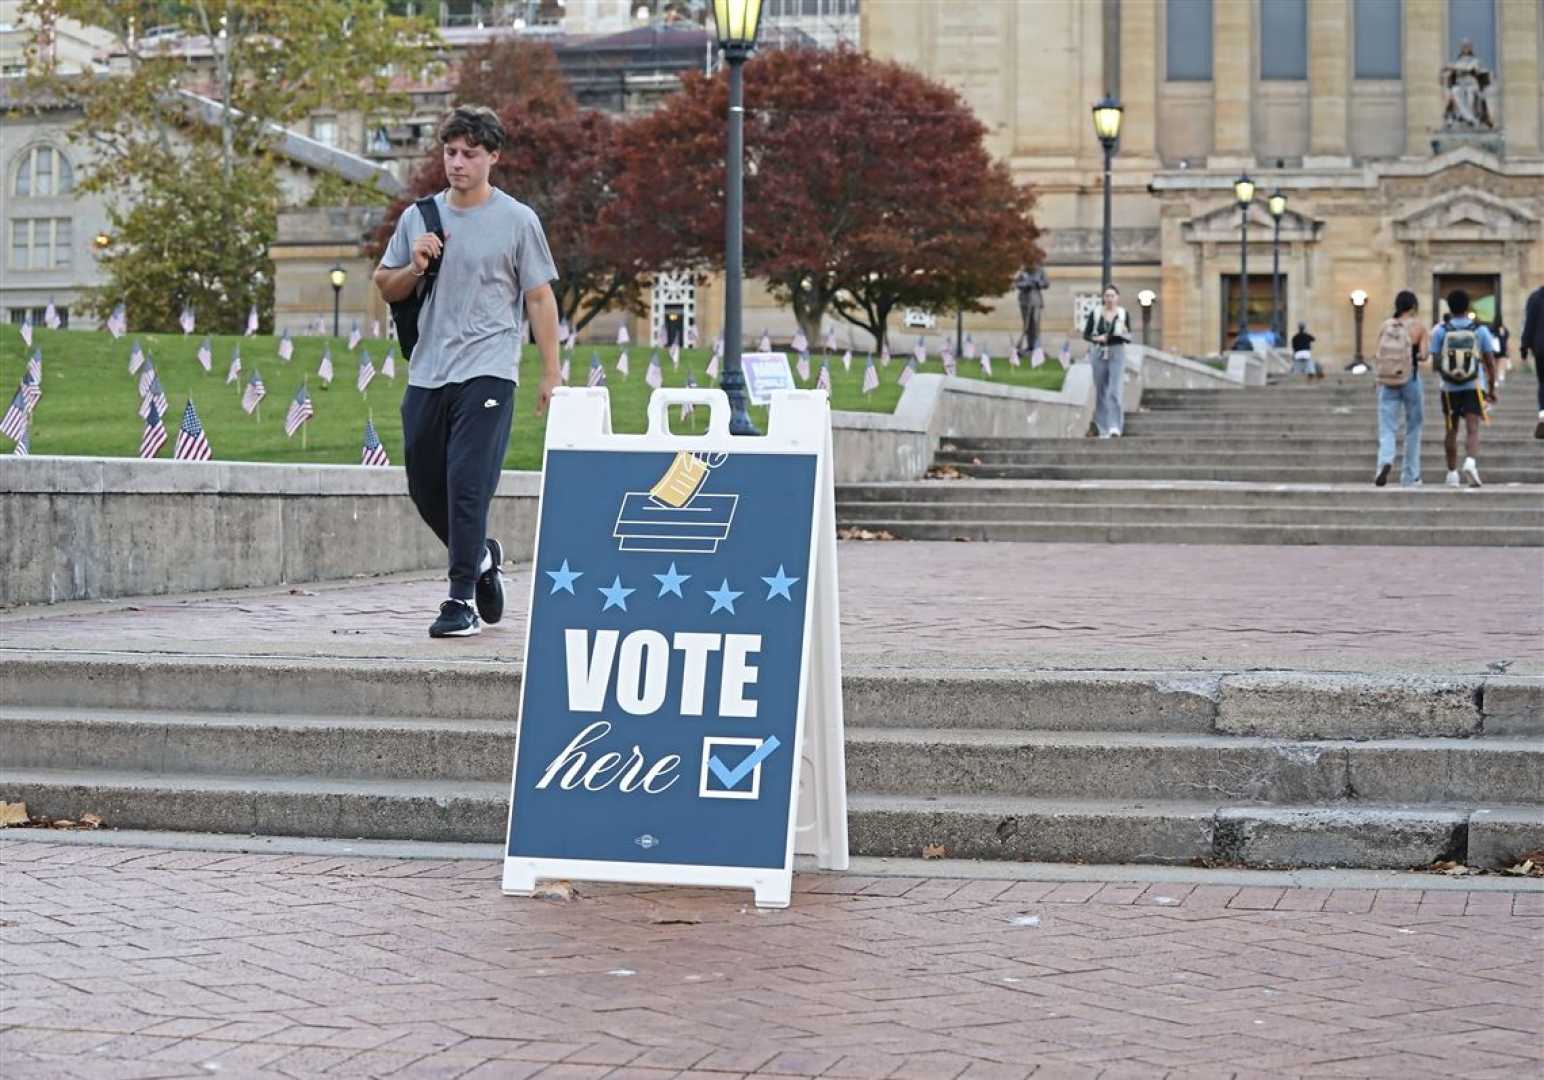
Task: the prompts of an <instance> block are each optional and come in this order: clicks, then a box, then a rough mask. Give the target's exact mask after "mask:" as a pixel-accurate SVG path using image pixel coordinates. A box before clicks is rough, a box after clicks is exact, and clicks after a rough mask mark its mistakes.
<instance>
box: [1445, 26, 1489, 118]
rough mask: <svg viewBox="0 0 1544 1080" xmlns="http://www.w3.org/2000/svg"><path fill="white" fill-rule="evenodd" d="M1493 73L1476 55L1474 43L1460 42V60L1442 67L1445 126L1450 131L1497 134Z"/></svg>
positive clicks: (1466, 40)
mask: <svg viewBox="0 0 1544 1080" xmlns="http://www.w3.org/2000/svg"><path fill="white" fill-rule="evenodd" d="M1490 82H1491V75H1490V70H1489V69H1488V68H1486V67H1485V65H1484V64H1482V63H1480V59H1479V57H1477V56H1475V55H1474V43H1473V42H1471V41H1469V40H1468V39H1467V38H1466V39H1465V40H1463V41H1461V42H1459V43H1458V59H1456V60H1454V61H1453V62H1452V63H1451V64H1444V65H1442V89H1443V94H1444V97H1445V100H1444V102H1443V106H1442V126H1443V127H1444V128H1446V129H1447V130H1449V131H1452V130H1460V131H1494V130H1495V129H1496V124H1495V121H1494V120H1493V119H1492V118H1491V114H1490V101H1489V99H1488V98H1487V97H1486V96H1485V93H1486V90H1487V89H1488V88H1489V87H1490Z"/></svg>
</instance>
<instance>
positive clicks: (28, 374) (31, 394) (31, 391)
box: [21, 369, 43, 415]
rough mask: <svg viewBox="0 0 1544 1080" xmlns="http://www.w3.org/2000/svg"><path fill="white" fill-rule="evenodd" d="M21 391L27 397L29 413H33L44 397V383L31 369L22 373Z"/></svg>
mask: <svg viewBox="0 0 1544 1080" xmlns="http://www.w3.org/2000/svg"><path fill="white" fill-rule="evenodd" d="M21 393H22V396H23V397H25V398H26V399H27V413H28V415H31V413H32V410H33V409H35V408H37V407H38V401H39V400H40V399H41V398H42V397H43V384H42V383H41V382H39V381H38V380H37V379H36V378H34V377H33V375H32V371H31V370H30V369H29V370H27V371H24V372H22V373H21Z"/></svg>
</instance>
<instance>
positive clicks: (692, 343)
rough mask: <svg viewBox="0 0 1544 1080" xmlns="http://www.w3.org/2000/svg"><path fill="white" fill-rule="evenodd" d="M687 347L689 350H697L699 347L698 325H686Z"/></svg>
mask: <svg viewBox="0 0 1544 1080" xmlns="http://www.w3.org/2000/svg"><path fill="white" fill-rule="evenodd" d="M686 347H687V348H688V349H695V348H696V347H697V324H696V323H687V324H686Z"/></svg>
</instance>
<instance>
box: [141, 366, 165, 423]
mask: <svg viewBox="0 0 1544 1080" xmlns="http://www.w3.org/2000/svg"><path fill="white" fill-rule="evenodd" d="M171 408H172V406H171V402H169V401H167V400H166V391H165V390H162V389H161V380H160V379H158V378H156V377H155V375H153V374H152V375H151V376H150V392H149V393H147V394H146V395H145V396H144V399H143V400H141V401H140V403H139V415H141V416H146V417H148V416H149V415H150V410H151V409H155V410H156V411H157V412H158V413H160V414H161V415H162V416H165V415H166V414H167V413H168V412H170V411H171Z"/></svg>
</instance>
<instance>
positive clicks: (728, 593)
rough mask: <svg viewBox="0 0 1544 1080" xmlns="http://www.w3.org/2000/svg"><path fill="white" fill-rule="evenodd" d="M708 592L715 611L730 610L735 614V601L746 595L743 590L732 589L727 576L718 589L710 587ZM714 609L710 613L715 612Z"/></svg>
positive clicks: (730, 612)
mask: <svg viewBox="0 0 1544 1080" xmlns="http://www.w3.org/2000/svg"><path fill="white" fill-rule="evenodd" d="M707 593H708V596H709V598H711V599H712V601H713V611H728V612H729V614H731V615H733V614H734V602H735V601H736V600H738V599H740V597H742V596H744V595H745V594H744V593H743V592H735V591H734V590H732V589H731V588H730V587H729V579H728V578H725V579H724V583H723V584H722V585H720V586H719V587H718V588H717V589H709V590H707ZM713 611H710V612H708V614H709V615H711V614H713Z"/></svg>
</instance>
